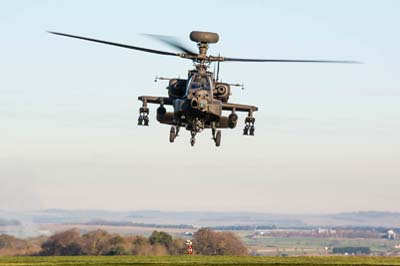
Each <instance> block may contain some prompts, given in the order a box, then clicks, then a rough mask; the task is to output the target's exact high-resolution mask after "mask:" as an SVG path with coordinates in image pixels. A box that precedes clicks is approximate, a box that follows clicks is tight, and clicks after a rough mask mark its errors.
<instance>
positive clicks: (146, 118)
mask: <svg viewBox="0 0 400 266" xmlns="http://www.w3.org/2000/svg"><path fill="white" fill-rule="evenodd" d="M143 121H144V125H145V126H148V125H149V117H148V116H145V117H144V119H143Z"/></svg>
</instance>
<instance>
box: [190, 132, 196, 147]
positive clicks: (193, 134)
mask: <svg viewBox="0 0 400 266" xmlns="http://www.w3.org/2000/svg"><path fill="white" fill-rule="evenodd" d="M190 134H191V135H192V137H191V138H190V145H191V146H192V147H193V146H194V144H195V143H196V131H191V132H190Z"/></svg>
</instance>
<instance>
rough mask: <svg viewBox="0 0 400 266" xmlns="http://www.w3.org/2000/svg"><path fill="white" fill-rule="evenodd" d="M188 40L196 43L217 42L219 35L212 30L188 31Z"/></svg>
mask: <svg viewBox="0 0 400 266" xmlns="http://www.w3.org/2000/svg"><path fill="white" fill-rule="evenodd" d="M190 40H192V41H194V42H197V43H217V42H218V41H219V36H218V34H217V33H214V32H205V31H192V32H191V33H190Z"/></svg>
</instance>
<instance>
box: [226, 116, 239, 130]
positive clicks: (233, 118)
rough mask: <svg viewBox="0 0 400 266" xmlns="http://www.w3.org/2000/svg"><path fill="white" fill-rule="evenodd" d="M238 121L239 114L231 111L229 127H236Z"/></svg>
mask: <svg viewBox="0 0 400 266" xmlns="http://www.w3.org/2000/svg"><path fill="white" fill-rule="evenodd" d="M237 121H238V115H237V114H235V113H231V114H230V115H229V116H228V127H229V128H235V127H236V124H237Z"/></svg>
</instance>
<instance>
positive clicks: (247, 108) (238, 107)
mask: <svg viewBox="0 0 400 266" xmlns="http://www.w3.org/2000/svg"><path fill="white" fill-rule="evenodd" d="M222 110H224V111H237V112H255V111H258V107H256V106H253V105H245V104H237V103H222Z"/></svg>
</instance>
